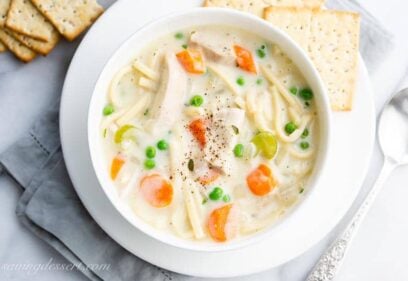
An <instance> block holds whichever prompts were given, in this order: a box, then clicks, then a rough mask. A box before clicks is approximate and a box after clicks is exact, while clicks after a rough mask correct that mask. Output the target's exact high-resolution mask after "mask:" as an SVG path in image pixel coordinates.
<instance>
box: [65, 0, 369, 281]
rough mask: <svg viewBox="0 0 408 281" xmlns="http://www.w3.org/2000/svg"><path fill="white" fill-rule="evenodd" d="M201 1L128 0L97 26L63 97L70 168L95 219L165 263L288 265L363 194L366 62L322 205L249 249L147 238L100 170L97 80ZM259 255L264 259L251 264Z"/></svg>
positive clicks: (342, 119) (203, 268)
mask: <svg viewBox="0 0 408 281" xmlns="http://www.w3.org/2000/svg"><path fill="white" fill-rule="evenodd" d="M201 2H202V1H201V0H194V1H193V0H173V1H168V0H150V1H149V2H147V3H146V2H145V1H143V3H142V1H134V0H122V1H119V2H117V3H116V4H115V5H114V6H112V7H111V8H110V9H109V10H108V11H107V13H105V15H104V16H103V17H101V18H100V19H99V20H98V22H97V23H96V24H95V25H94V26H93V28H92V29H91V30H90V31H89V32H88V34H87V36H86V37H85V38H84V40H83V42H82V43H81V45H80V47H79V48H78V50H77V52H76V54H75V56H74V59H73V60H72V63H71V66H70V68H69V71H68V74H67V77H66V81H65V85H64V89H63V97H62V101H61V114H60V125H61V141H62V147H63V152H64V157H65V161H66V166H67V168H68V171H69V174H70V176H71V179H72V181H73V184H74V186H75V188H76V191H77V193H78V195H79V196H80V198H81V200H82V202H83V204H84V205H85V207H86V208H87V209H88V211H89V212H90V214H91V215H92V217H93V218H94V219H95V221H96V222H97V223H98V224H99V225H100V226H101V227H102V228H103V229H104V230H105V231H106V232H107V233H108V234H109V235H110V236H111V237H112V238H113V239H115V240H116V241H117V242H118V243H119V244H121V245H122V246H123V247H124V248H126V249H127V250H129V251H130V252H132V253H133V254H135V255H137V256H138V257H140V258H142V259H144V260H146V261H148V262H151V263H153V264H155V265H157V266H160V267H163V268H166V269H169V270H172V271H175V272H179V273H183V274H188V275H195V276H202V277H232V276H239V275H246V274H251V273H255V272H259V271H263V270H266V269H268V268H271V267H274V266H278V265H281V264H283V263H285V262H287V261H289V260H291V259H293V258H294V257H296V256H298V255H300V254H301V253H303V252H304V251H306V250H307V249H309V248H310V247H311V246H313V245H314V244H315V243H317V242H318V241H319V240H320V239H322V238H323V237H324V236H325V235H326V234H327V233H328V232H329V231H330V230H331V229H332V228H333V227H334V226H335V224H336V223H337V222H338V221H339V220H340V219H341V218H342V217H343V215H344V214H345V213H346V211H347V210H348V208H349V207H350V206H351V204H352V202H353V200H354V199H355V197H356V195H357V193H358V191H359V189H360V185H361V183H362V180H363V178H364V175H365V174H366V171H367V167H368V163H369V159H370V156H371V152H372V147H373V143H374V131H375V115H374V107H373V102H372V91H371V88H370V83H369V79H368V74H367V71H366V69H365V66H364V63H363V62H362V60H360V69H359V83H358V90H357V94H356V99H355V105H354V110H353V111H352V112H347V113H336V114H334V116H333V126H334V127H333V129H334V130H333V138H334V141H333V147H334V149H333V153H332V155H331V157H330V159H329V162H328V169H327V173H326V174H325V175H324V177H323V178H322V182H323V184H324V185H325V186H326V188H325V189H322V190H321V191H320V197H321V199H320V200H319V205H311V204H310V201H308V200H305V202H303V203H302V204H304V205H305V206H302V208H303V209H307V210H308V215H309V216H310V219H307V220H296V219H293V220H291V221H292V222H293V223H288V224H285V226H284V227H285V228H286V229H282V231H284V232H285V233H288V235H286V236H285V237H284V238H283V237H279V236H275V235H273V234H271V235H270V236H268V237H266V238H265V239H264V240H262V241H261V242H259V243H257V244H254V245H251V246H249V247H246V248H243V249H238V250H234V251H228V252H222V253H202V252H194V251H188V250H183V249H179V248H175V247H172V246H169V245H166V244H163V243H161V242H159V241H157V240H155V239H153V238H151V237H148V236H146V235H145V234H143V233H142V232H140V231H139V230H137V229H136V228H134V227H133V226H132V225H131V224H130V223H128V222H127V221H126V220H125V219H124V218H123V217H122V216H121V215H120V214H119V212H118V211H117V210H116V209H115V208H114V207H113V206H112V205H111V203H110V202H109V200H108V199H107V197H106V195H105V194H104V192H103V190H102V189H101V187H100V186H99V184H98V181H97V179H96V176H95V173H94V171H93V169H92V164H91V159H90V156H89V149H88V144H87V114H88V107H89V102H90V98H91V94H92V92H93V88H94V85H95V82H96V80H97V78H98V76H99V74H100V72H101V71H102V68H103V66H104V65H105V64H106V62H107V61H108V59H109V58H110V56H111V55H112V54H113V52H114V51H115V50H116V49H117V48H118V47H119V46H120V45H121V43H123V41H125V40H126V39H127V38H128V37H129V36H130V35H131V34H133V33H134V32H135V31H136V30H137V29H138V28H140V27H141V26H142V25H144V24H146V23H147V22H149V21H151V20H153V19H155V18H157V17H159V16H161V15H164V14H168V13H170V12H174V11H180V10H183V9H187V8H191V7H196V6H199V5H200V4H201ZM251 260H256V262H248V261H251Z"/></svg>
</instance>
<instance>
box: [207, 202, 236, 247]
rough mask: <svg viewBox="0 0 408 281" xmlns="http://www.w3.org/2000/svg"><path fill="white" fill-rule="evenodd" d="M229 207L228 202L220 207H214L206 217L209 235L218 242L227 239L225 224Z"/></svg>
mask: <svg viewBox="0 0 408 281" xmlns="http://www.w3.org/2000/svg"><path fill="white" fill-rule="evenodd" d="M231 208H232V204H228V205H225V206H223V207H221V208H218V209H215V210H214V211H212V213H211V214H210V217H209V219H208V232H209V233H210V235H211V237H212V238H213V239H214V240H216V241H218V242H224V241H227V234H226V231H225V226H226V224H227V221H228V215H229V213H230V210H231Z"/></svg>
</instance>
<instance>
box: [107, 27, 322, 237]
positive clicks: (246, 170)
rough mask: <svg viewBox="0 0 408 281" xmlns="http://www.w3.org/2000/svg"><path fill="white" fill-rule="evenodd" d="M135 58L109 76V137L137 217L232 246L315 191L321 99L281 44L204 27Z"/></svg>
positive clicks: (111, 166)
mask: <svg viewBox="0 0 408 281" xmlns="http://www.w3.org/2000/svg"><path fill="white" fill-rule="evenodd" d="M134 57H135V59H134V60H132V61H129V64H128V65H126V66H124V67H123V68H122V69H121V70H120V71H119V72H118V73H117V75H116V76H115V77H112V82H111V87H110V90H109V92H108V93H107V96H106V106H105V107H104V108H103V109H102V108H101V114H103V119H102V123H101V129H100V134H101V137H100V138H101V141H102V142H103V148H104V149H103V153H104V154H105V159H106V171H107V173H109V175H110V177H111V179H112V181H113V182H114V186H115V187H116V190H117V193H118V195H119V196H120V198H121V199H122V200H123V204H127V205H128V206H129V207H130V208H131V209H132V210H133V211H134V214H135V215H136V216H138V217H140V218H141V219H143V220H144V221H145V222H147V223H149V224H151V225H152V226H154V227H155V228H158V229H160V230H161V231H166V232H170V233H173V234H174V235H176V236H179V237H181V238H184V239H192V240H212V241H217V242H225V241H229V240H233V239H238V238H239V237H243V236H247V235H251V234H254V233H257V232H259V231H261V230H263V229H265V228H266V227H268V226H270V225H272V224H273V223H274V222H275V221H276V220H277V219H279V218H281V217H282V216H283V215H284V214H285V213H287V212H288V210H289V209H290V207H292V206H293V205H294V204H295V203H296V202H297V201H298V200H299V198H300V197H301V196H302V194H303V193H305V192H307V181H308V178H309V177H310V174H311V172H312V170H313V166H314V159H315V152H316V150H317V148H318V142H317V141H318V124H317V116H316V108H315V103H314V96H313V92H312V91H311V90H310V89H309V88H308V85H307V84H306V82H305V80H304V79H303V77H302V75H301V74H300V71H299V70H298V69H297V68H296V67H295V66H294V65H293V63H292V62H291V61H290V60H289V59H288V57H287V56H286V55H285V54H284V52H283V51H282V50H280V49H279V48H278V47H277V46H276V45H274V44H272V43H271V42H268V41H267V40H265V39H263V38H261V37H259V36H257V35H254V34H251V33H248V32H245V31H242V30H240V29H236V28H231V27H222V26H221V27H220V26H203V27H196V28H191V29H188V30H180V31H178V32H176V33H172V34H168V35H167V36H164V37H161V38H158V39H157V40H155V41H154V42H151V43H149V44H148V45H146V46H145V47H144V48H143V49H142V50H141V51H140V52H138V53H135V54H134Z"/></svg>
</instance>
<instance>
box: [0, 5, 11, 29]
mask: <svg viewBox="0 0 408 281" xmlns="http://www.w3.org/2000/svg"><path fill="white" fill-rule="evenodd" d="M9 7H10V0H0V27H2V26H4V24H5V23H6V18H7V12H8V10H9Z"/></svg>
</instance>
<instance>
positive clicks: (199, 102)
mask: <svg viewBox="0 0 408 281" xmlns="http://www.w3.org/2000/svg"><path fill="white" fill-rule="evenodd" d="M203 103H204V99H203V97H202V96H200V95H195V96H194V97H192V98H191V100H190V105H192V106H195V107H199V106H201V105H202V104H203Z"/></svg>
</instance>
